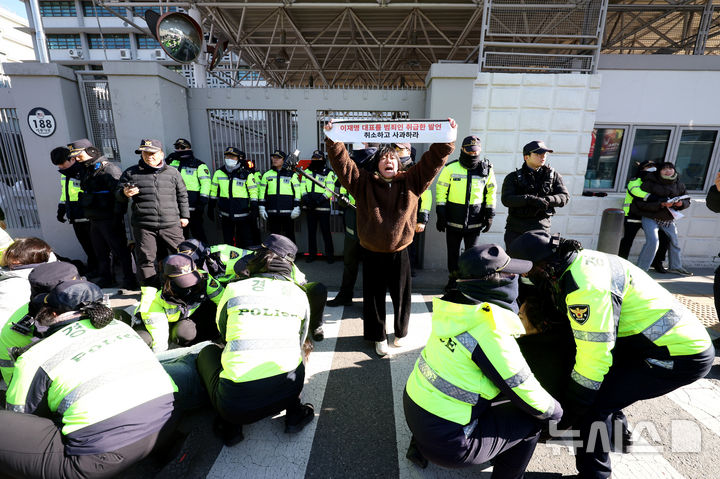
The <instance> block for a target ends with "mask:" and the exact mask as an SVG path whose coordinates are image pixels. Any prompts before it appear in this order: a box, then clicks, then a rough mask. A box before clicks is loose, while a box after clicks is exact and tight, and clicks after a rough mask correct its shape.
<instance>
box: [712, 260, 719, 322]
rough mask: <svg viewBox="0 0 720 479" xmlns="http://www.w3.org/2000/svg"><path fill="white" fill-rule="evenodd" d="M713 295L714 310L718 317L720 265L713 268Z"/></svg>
mask: <svg viewBox="0 0 720 479" xmlns="http://www.w3.org/2000/svg"><path fill="white" fill-rule="evenodd" d="M713 295H714V297H715V312H716V313H717V314H718V317H720V266H718V267H717V269H715V279H714V281H713Z"/></svg>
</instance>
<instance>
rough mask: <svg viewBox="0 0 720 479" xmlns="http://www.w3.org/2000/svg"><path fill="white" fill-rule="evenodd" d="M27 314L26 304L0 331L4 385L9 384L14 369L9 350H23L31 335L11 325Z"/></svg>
mask: <svg viewBox="0 0 720 479" xmlns="http://www.w3.org/2000/svg"><path fill="white" fill-rule="evenodd" d="M27 313H28V305H27V304H25V305H24V306H21V307H19V308H18V309H17V310H16V311H15V312H14V313H13V314H12V315H11V316H10V319H8V320H7V322H6V323H5V325H3V327H2V331H0V373H2V378H3V380H4V381H5V384H10V380H11V379H12V376H13V371H14V368H15V362H14V361H13V360H12V358H10V349H11V348H24V347H25V346H27V345H28V344H30V343H31V342H32V338H33V337H32V335H25V334H22V333H19V332H17V331H15V330H14V329H12V326H13V324H14V323H16V322H18V321H20V320H21V319H22V318H23V317H24V316H25V315H26V314H27Z"/></svg>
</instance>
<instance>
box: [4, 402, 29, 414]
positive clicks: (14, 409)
mask: <svg viewBox="0 0 720 479" xmlns="http://www.w3.org/2000/svg"><path fill="white" fill-rule="evenodd" d="M5 409H7V410H8V411H12V412H19V413H24V412H25V406H24V405H23V406H21V405H18V404H8V405H7V406H5Z"/></svg>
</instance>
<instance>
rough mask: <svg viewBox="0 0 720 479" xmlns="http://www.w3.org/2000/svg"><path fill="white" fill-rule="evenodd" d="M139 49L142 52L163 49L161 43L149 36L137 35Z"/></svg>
mask: <svg viewBox="0 0 720 479" xmlns="http://www.w3.org/2000/svg"><path fill="white" fill-rule="evenodd" d="M135 38H136V39H137V47H138V48H139V49H141V50H150V49H153V48H161V47H160V43H158V41H157V40H155V39H154V38H153V37H151V36H149V35H136V36H135Z"/></svg>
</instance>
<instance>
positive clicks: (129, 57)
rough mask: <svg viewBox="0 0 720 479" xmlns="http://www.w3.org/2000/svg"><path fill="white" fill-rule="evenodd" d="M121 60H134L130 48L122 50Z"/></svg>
mask: <svg viewBox="0 0 720 479" xmlns="http://www.w3.org/2000/svg"><path fill="white" fill-rule="evenodd" d="M120 59H121V60H132V52H131V51H130V50H128V49H123V50H120Z"/></svg>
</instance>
